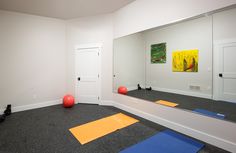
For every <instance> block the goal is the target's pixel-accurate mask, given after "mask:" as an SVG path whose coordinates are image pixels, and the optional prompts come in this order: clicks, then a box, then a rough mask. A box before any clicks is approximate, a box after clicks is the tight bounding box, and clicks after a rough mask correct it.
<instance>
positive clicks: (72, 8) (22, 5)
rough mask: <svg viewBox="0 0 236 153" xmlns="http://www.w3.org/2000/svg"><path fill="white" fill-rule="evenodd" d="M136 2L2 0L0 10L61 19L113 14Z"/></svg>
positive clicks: (124, 0)
mask: <svg viewBox="0 0 236 153" xmlns="http://www.w3.org/2000/svg"><path fill="white" fill-rule="evenodd" d="M133 1H134V0H0V9H2V10H7V11H16V12H21V13H28V14H34V15H40V16H47V17H54V18H60V19H73V18H77V17H84V16H92V15H98V14H104V13H112V12H114V11H116V10H118V9H119V8H121V7H123V6H125V5H127V4H128V3H131V2H133Z"/></svg>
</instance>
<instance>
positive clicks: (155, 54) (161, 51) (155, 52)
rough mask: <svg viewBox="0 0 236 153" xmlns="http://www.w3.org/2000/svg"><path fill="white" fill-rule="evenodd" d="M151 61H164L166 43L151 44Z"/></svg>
mask: <svg viewBox="0 0 236 153" xmlns="http://www.w3.org/2000/svg"><path fill="white" fill-rule="evenodd" d="M151 63H152V64H154V63H166V43H160V44H153V45H151Z"/></svg>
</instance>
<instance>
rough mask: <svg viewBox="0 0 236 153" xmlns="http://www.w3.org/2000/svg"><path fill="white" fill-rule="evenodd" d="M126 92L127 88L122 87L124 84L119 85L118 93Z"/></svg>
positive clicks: (124, 93)
mask: <svg viewBox="0 0 236 153" xmlns="http://www.w3.org/2000/svg"><path fill="white" fill-rule="evenodd" d="M127 92H128V91H127V88H126V87H124V86H120V87H119V88H118V93H119V94H123V95H126V94H127Z"/></svg>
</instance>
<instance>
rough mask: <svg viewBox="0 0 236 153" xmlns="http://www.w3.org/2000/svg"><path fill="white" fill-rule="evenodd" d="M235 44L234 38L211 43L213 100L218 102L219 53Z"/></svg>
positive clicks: (235, 39)
mask: <svg viewBox="0 0 236 153" xmlns="http://www.w3.org/2000/svg"><path fill="white" fill-rule="evenodd" d="M235 43H236V38H233V39H226V40H219V41H215V42H214V43H213V45H214V50H213V77H212V79H213V92H212V93H213V94H212V95H213V96H212V97H213V100H220V91H219V90H220V88H219V86H220V84H219V79H220V78H219V77H218V75H219V73H220V72H219V67H220V65H219V63H220V60H222V59H220V52H221V49H222V48H223V47H225V46H230V45H231V44H235Z"/></svg>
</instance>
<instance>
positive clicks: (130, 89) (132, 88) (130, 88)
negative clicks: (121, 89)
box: [127, 86, 138, 91]
mask: <svg viewBox="0 0 236 153" xmlns="http://www.w3.org/2000/svg"><path fill="white" fill-rule="evenodd" d="M135 89H138V87H136V86H135V87H127V90H128V91H132V90H135Z"/></svg>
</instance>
